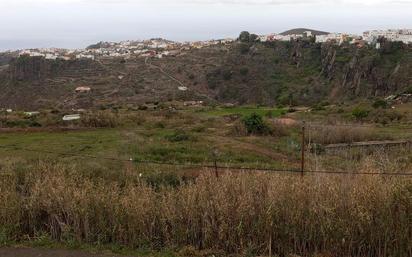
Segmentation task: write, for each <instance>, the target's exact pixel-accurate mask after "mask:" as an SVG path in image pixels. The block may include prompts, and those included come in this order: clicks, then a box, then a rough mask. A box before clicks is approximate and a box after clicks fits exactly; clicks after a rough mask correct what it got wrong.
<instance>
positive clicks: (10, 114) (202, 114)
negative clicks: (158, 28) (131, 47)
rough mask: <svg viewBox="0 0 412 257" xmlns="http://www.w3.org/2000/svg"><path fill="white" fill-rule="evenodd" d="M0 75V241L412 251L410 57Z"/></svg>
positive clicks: (226, 252)
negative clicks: (80, 89)
mask: <svg viewBox="0 0 412 257" xmlns="http://www.w3.org/2000/svg"><path fill="white" fill-rule="evenodd" d="M0 64H1V66H0V92H1V94H0V105H1V106H0V108H3V109H2V110H1V113H0V131H1V134H0V203H1V208H0V246H15V245H24V246H29V247H46V248H56V247H57V248H61V247H64V248H69V249H72V248H76V249H79V248H80V249H87V250H91V251H110V252H114V253H119V254H127V255H135V256H187V257H189V256H216V257H217V256H279V257H280V256H314V257H315V256H316V257H329V256H330V257H332V256H342V257H344V256H345V257H347V256H358V257H369V256H370V257H372V256H382V257H383V256H411V255H412V245H411V242H412V240H411V239H412V226H411V225H410V224H411V222H410V221H411V218H412V216H411V214H412V154H411V151H410V148H411V141H410V139H411V136H412V113H411V108H412V104H411V103H410V102H409V101H410V97H411V95H410V94H411V93H412V88H411V86H412V75H411V74H412V72H411V71H412V49H411V47H410V46H406V45H402V44H397V43H391V42H382V47H381V49H373V48H370V47H368V46H365V47H363V48H357V47H356V46H353V45H345V44H343V45H341V46H337V45H332V44H322V45H321V44H315V43H313V42H312V41H310V40H300V41H293V42H271V43H261V42H239V41H237V42H234V43H233V44H230V45H216V46H212V47H207V48H202V49H192V50H189V51H186V52H183V53H182V54H180V55H177V56H170V57H164V58H162V59H155V58H135V59H127V60H125V59H120V58H112V59H104V58H102V59H97V60H95V61H92V60H73V61H63V60H56V61H52V60H46V59H44V58H41V57H28V56H21V57H19V58H16V57H13V56H10V54H9V55H0ZM81 86H87V87H90V88H91V90H90V91H89V92H76V91H75V89H76V88H77V87H81ZM182 86H185V87H186V88H187V90H180V89H179V87H182ZM302 155H303V156H304V159H303V160H302ZM302 164H303V166H302ZM302 168H303V169H302Z"/></svg>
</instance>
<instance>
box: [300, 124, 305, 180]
mask: <svg viewBox="0 0 412 257" xmlns="http://www.w3.org/2000/svg"><path fill="white" fill-rule="evenodd" d="M300 148H301V151H302V157H301V163H300V171H301V175H302V176H303V175H304V173H305V121H303V123H302V143H301V147H300Z"/></svg>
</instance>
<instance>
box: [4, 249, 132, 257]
mask: <svg viewBox="0 0 412 257" xmlns="http://www.w3.org/2000/svg"><path fill="white" fill-rule="evenodd" d="M0 256H1V257H120V256H119V255H114V254H103V253H98V254H97V253H89V252H85V251H77V250H51V249H50V250H49V249H33V248H0ZM121 257H125V256H121Z"/></svg>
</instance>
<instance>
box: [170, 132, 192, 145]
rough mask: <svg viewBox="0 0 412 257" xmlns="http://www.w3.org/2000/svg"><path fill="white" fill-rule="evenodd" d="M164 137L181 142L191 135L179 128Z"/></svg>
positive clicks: (188, 138)
mask: <svg viewBox="0 0 412 257" xmlns="http://www.w3.org/2000/svg"><path fill="white" fill-rule="evenodd" d="M166 139H167V140H168V141H170V142H182V141H188V140H190V139H191V137H190V135H189V134H187V133H186V132H185V131H184V130H180V129H179V130H176V131H175V132H173V134H171V135H167V136H166Z"/></svg>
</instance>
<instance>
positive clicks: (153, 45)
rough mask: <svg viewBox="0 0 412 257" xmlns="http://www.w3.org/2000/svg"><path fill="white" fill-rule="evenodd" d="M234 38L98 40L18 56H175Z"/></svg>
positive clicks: (66, 58) (52, 58) (54, 57)
mask: <svg viewBox="0 0 412 257" xmlns="http://www.w3.org/2000/svg"><path fill="white" fill-rule="evenodd" d="M234 41H235V40H234V39H220V40H207V41H195V42H184V43H180V42H174V41H170V40H165V39H160V38H159V39H150V40H143V41H121V42H117V43H115V42H99V43H97V44H95V45H91V46H89V47H87V48H86V49H73V50H68V49H58V48H41V49H25V50H21V51H20V52H19V56H21V55H27V56H31V57H35V56H41V57H44V58H45V59H49V60H57V59H62V60H73V59H91V60H95V59H97V58H99V59H102V58H116V57H121V58H124V59H129V58H132V57H156V58H163V57H165V56H176V55H178V54H180V53H182V52H183V51H185V50H190V49H201V48H204V47H209V46H213V45H219V44H222V45H226V44H230V43H232V42H234Z"/></svg>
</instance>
